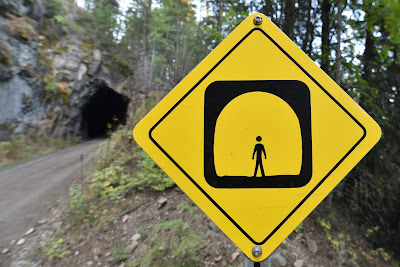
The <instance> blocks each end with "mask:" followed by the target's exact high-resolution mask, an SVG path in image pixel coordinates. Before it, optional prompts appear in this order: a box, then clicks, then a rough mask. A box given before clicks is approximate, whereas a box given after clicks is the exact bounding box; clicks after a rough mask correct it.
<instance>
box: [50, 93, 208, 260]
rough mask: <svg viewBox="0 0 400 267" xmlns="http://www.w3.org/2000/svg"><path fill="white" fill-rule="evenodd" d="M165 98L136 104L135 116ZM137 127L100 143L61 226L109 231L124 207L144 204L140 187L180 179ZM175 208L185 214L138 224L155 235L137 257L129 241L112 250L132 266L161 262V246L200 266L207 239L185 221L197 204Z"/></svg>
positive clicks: (150, 188) (152, 188)
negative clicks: (143, 141) (138, 138)
mask: <svg viewBox="0 0 400 267" xmlns="http://www.w3.org/2000/svg"><path fill="white" fill-rule="evenodd" d="M160 99H161V95H158V96H157V95H156V96H155V97H153V98H149V99H147V100H146V101H144V103H143V104H142V105H141V106H140V107H139V108H138V109H137V110H136V113H135V114H134V117H133V121H134V122H138V121H139V120H140V119H141V118H142V117H143V116H144V115H145V114H147V112H148V111H149V110H150V109H151V108H152V107H153V106H154V105H155V104H156V103H157V102H158V100H160ZM132 128H133V127H132V125H130V126H129V125H128V126H120V127H119V128H118V129H117V130H116V131H114V132H112V133H110V136H109V138H108V139H107V140H106V141H104V142H102V143H101V144H100V146H99V149H98V153H97V155H96V156H95V158H94V160H93V162H92V165H91V167H90V170H89V171H88V175H86V177H85V179H84V180H83V181H82V183H80V184H74V185H72V186H71V187H70V189H69V203H68V204H69V205H68V208H67V210H66V214H67V218H68V219H67V220H68V222H67V223H66V224H65V225H66V226H65V227H64V228H67V229H63V230H61V231H64V232H69V233H70V234H71V235H72V237H73V236H75V237H77V236H79V235H80V234H81V233H83V232H90V233H91V235H93V234H94V235H95V233H96V232H97V233H100V232H104V231H109V229H110V228H112V226H113V225H114V223H115V222H116V220H119V219H120V218H121V217H122V216H123V214H124V212H125V211H127V210H129V209H131V208H132V207H135V206H139V205H140V204H139V203H137V200H136V198H135V196H136V194H137V193H138V192H143V193H146V194H158V192H161V191H164V190H167V189H170V188H173V187H175V183H174V182H173V181H172V180H171V179H170V178H169V177H168V176H167V175H166V174H165V173H164V172H163V171H162V170H161V169H160V168H159V167H158V166H157V164H155V162H154V161H153V160H152V159H151V158H150V157H149V156H148V155H147V154H146V153H145V152H144V151H143V150H142V149H141V148H139V146H138V145H137V144H136V142H135V141H134V139H133V136H132ZM176 208H177V209H179V210H182V215H181V218H178V219H176V220H173V221H168V222H160V223H159V224H157V225H155V226H154V227H152V228H150V229H144V228H143V229H139V232H140V233H141V234H142V235H143V236H151V238H152V240H151V241H150V242H149V244H147V245H146V247H145V248H144V249H143V250H141V251H140V253H139V256H138V258H135V259H130V258H129V257H128V254H127V253H128V252H127V247H126V245H124V244H119V245H118V246H114V249H112V250H111V251H110V252H111V256H112V258H113V259H114V261H115V262H116V263H118V262H122V261H126V265H127V266H139V265H140V266H157V265H154V264H156V263H155V262H156V261H157V258H159V259H162V258H163V257H156V254H159V253H160V250H161V251H162V253H163V254H165V255H167V254H168V255H169V258H170V262H171V264H172V263H176V262H181V263H182V264H183V266H198V265H199V263H200V260H199V258H198V257H197V256H196V255H195V252H194V248H196V247H198V246H199V245H201V244H203V243H205V241H204V240H203V239H202V238H201V235H200V233H198V232H196V231H195V230H193V229H191V227H190V225H189V224H188V223H187V222H185V216H186V215H185V214H186V213H188V212H191V211H193V209H194V207H192V206H190V205H189V204H188V203H182V204H181V205H179V206H177V207H176ZM197 217H198V216H197ZM197 217H196V218H197ZM197 219H198V218H197ZM66 238H67V237H66ZM53 243H54V242H53ZM56 245H57V242H56ZM50 247H51V246H50ZM164 263H165V262H164Z"/></svg>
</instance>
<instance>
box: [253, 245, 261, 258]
mask: <svg viewBox="0 0 400 267" xmlns="http://www.w3.org/2000/svg"><path fill="white" fill-rule="evenodd" d="M252 252H253V256H254V257H256V258H258V257H260V256H261V254H262V248H261V247H260V246H255V247H254V248H253V250H252Z"/></svg>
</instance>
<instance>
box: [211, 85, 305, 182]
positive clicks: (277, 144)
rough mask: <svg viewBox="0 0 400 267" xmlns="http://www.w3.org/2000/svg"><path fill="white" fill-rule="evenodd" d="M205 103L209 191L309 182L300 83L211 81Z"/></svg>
mask: <svg viewBox="0 0 400 267" xmlns="http://www.w3.org/2000/svg"><path fill="white" fill-rule="evenodd" d="M204 103H205V104H204V177H205V179H206V181H207V183H208V184H209V185H211V186H213V187H216V188H290V187H302V186H304V185H306V184H307V183H308V182H309V181H310V179H311V176H312V141H311V107H310V92H309V89H308V87H307V85H305V84H304V83H303V82H300V81H295V80H287V81H285V80H276V81H275V80H271V81H269V80H267V81H216V82H213V83H212V84H210V85H209V86H208V87H207V89H206V92H205V102H204Z"/></svg>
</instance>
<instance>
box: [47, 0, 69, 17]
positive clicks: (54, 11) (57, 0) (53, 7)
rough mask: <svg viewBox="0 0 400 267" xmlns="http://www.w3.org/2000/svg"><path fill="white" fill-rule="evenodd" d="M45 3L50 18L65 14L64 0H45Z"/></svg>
mask: <svg viewBox="0 0 400 267" xmlns="http://www.w3.org/2000/svg"><path fill="white" fill-rule="evenodd" d="M43 4H44V6H45V7H46V17H48V18H52V17H54V16H56V15H62V14H64V9H63V7H62V4H63V0H44V2H43Z"/></svg>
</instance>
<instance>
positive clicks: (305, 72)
mask: <svg viewBox="0 0 400 267" xmlns="http://www.w3.org/2000/svg"><path fill="white" fill-rule="evenodd" d="M254 31H260V32H261V33H262V34H263V35H264V36H265V37H267V38H268V39H269V40H270V41H271V42H272V43H273V44H274V45H275V46H276V47H277V48H279V50H281V51H282V53H284V54H285V55H286V56H287V57H288V58H289V59H290V60H291V61H292V62H293V63H294V64H295V65H296V66H297V67H298V68H299V69H301V70H302V71H303V72H304V74H306V75H307V76H308V77H309V78H310V79H311V80H312V81H313V82H314V83H315V84H316V85H317V86H318V87H319V88H321V90H322V91H323V92H324V93H325V94H326V95H328V96H329V98H331V99H332V101H333V102H335V103H336V104H337V105H338V106H339V107H340V108H341V109H342V110H343V111H344V112H345V113H346V114H347V115H348V116H349V117H350V118H351V119H352V120H353V121H354V122H355V123H356V124H357V125H358V126H360V128H361V129H362V130H363V135H362V137H361V138H360V140H358V141H357V142H356V143H355V144H354V146H353V147H352V148H351V149H350V150H349V151H348V152H347V153H346V154H345V155H344V157H343V158H341V159H340V160H339V161H338V162H337V163H336V165H335V166H334V167H333V168H332V169H331V170H330V171H329V172H328V173H327V174H326V175H325V177H324V178H322V179H321V181H319V183H318V184H317V185H316V186H315V187H314V188H313V189H312V190H311V191H310V192H309V193H308V194H307V195H306V196H305V197H304V198H303V200H302V201H300V203H299V204H297V206H296V207H295V208H294V209H293V210H292V211H291V212H290V213H289V214H288V215H287V216H286V217H285V219H283V221H282V222H281V223H280V224H279V225H278V226H277V227H275V229H274V230H273V231H272V232H271V233H270V234H269V235H268V236H267V237H266V238H265V239H264V240H263V241H261V242H257V241H255V240H254V239H253V238H252V237H251V236H250V235H249V234H248V233H247V232H246V231H244V230H243V228H241V227H240V226H239V224H238V223H237V222H236V221H235V220H233V219H232V217H230V216H229V215H228V213H226V211H225V210H224V209H222V207H221V206H219V205H218V204H217V203H216V202H215V200H214V199H212V198H211V196H210V195H209V194H207V192H206V191H204V189H203V188H201V187H200V186H199V184H198V183H196V181H195V180H193V178H192V177H190V175H189V174H188V173H187V172H186V171H185V170H184V169H183V168H182V167H181V166H180V165H179V164H178V163H177V162H176V161H175V160H174V159H173V158H172V157H171V156H170V155H169V154H168V153H167V152H166V151H165V150H164V149H163V148H162V147H161V146H160V144H158V143H157V141H156V140H155V139H154V138H153V137H152V133H153V131H154V129H155V128H156V127H157V126H158V125H159V124H160V123H161V122H162V121H163V120H164V119H165V118H166V117H167V116H168V115H169V114H170V113H171V112H172V111H173V110H174V109H175V108H176V107H177V106H178V105H179V104H180V103H181V102H182V101H183V100H184V99H185V98H186V97H187V96H188V95H189V94H190V93H192V92H193V90H194V89H196V88H197V86H199V84H200V83H202V82H203V81H204V79H205V78H207V76H208V75H210V73H211V72H213V71H214V70H215V69H216V68H217V67H218V66H219V65H220V64H221V62H222V61H224V60H225V59H226V58H227V57H228V56H229V55H230V54H231V53H232V52H233V51H234V50H235V49H236V48H237V47H238V46H239V45H240V44H241V43H242V42H243V41H244V40H245V39H246V38H247V37H249V36H250V34H252V33H253V32H254ZM366 135H367V130H366V129H365V127H364V126H363V125H362V124H361V123H360V122H359V121H358V120H357V119H356V118H355V117H354V116H353V115H351V114H350V112H349V111H348V110H347V109H345V108H344V107H343V106H342V104H340V103H339V102H338V101H337V100H336V99H335V98H334V97H333V96H332V95H331V94H329V92H328V91H327V90H326V89H325V88H324V87H322V85H321V84H319V83H318V82H317V81H316V80H315V79H314V78H313V77H312V76H311V75H310V74H309V73H308V72H307V71H306V70H305V69H304V68H303V67H301V66H300V64H299V63H297V61H295V60H294V58H292V57H291V56H290V55H289V54H288V53H287V52H286V51H285V50H283V48H282V47H281V46H280V45H279V44H278V43H277V42H276V41H275V40H274V39H272V37H271V36H269V35H268V34H267V33H266V32H264V31H263V30H262V29H260V28H253V29H251V30H250V31H249V32H248V33H247V34H246V35H245V36H244V37H243V38H242V39H241V40H240V41H239V42H238V43H237V44H236V45H235V46H234V47H233V48H232V49H231V50H229V52H228V53H227V54H226V55H225V56H224V57H223V58H222V59H220V60H219V61H218V63H217V64H215V65H214V67H212V68H211V69H210V70H209V71H208V72H207V73H206V74H205V75H204V76H203V77H202V78H201V79H200V80H199V81H198V82H197V83H196V84H195V85H194V86H193V87H192V88H191V89H190V90H189V91H188V92H187V93H186V94H185V95H184V96H183V97H182V98H181V99H179V101H178V102H176V104H175V105H174V106H173V107H172V108H171V109H170V110H168V112H167V113H165V115H164V116H162V117H161V119H160V120H159V121H157V123H156V124H154V126H153V127H152V128H151V129H150V131H149V138H150V140H151V141H152V142H153V143H154V145H156V146H157V147H158V149H160V150H161V152H163V153H164V155H165V156H166V157H167V158H168V159H169V160H171V162H172V163H174V165H175V166H176V167H177V168H178V169H179V170H180V171H181V172H182V173H183V174H184V175H185V176H186V177H187V178H188V179H189V180H190V181H191V182H192V183H193V184H194V185H195V186H196V187H197V188H198V189H199V190H200V191H201V192H202V193H203V194H204V195H205V196H206V197H207V199H208V200H210V201H211V203H213V205H214V206H215V207H216V208H217V209H218V210H219V211H221V212H222V214H224V216H225V217H226V218H227V219H229V221H231V222H232V223H233V225H235V226H236V227H237V228H238V229H239V231H240V232H242V233H243V234H244V235H245V236H246V237H247V238H248V239H249V240H250V241H251V242H252V243H253V244H255V245H263V244H264V243H265V242H267V241H268V240H269V239H270V238H271V237H272V236H273V235H274V234H275V233H276V232H277V231H278V230H279V228H281V227H282V225H283V224H284V223H285V222H286V221H287V220H288V219H289V218H290V217H291V216H292V215H293V214H294V213H295V212H296V211H297V210H298V209H299V208H300V207H301V206H302V205H303V203H304V202H305V201H306V200H307V199H308V198H309V197H310V196H311V195H312V194H313V193H314V192H315V190H317V189H318V188H319V187H320V186H321V184H322V183H323V182H325V180H326V179H327V178H328V177H329V176H330V175H331V174H332V172H334V171H335V170H336V169H337V168H338V167H339V165H340V164H341V163H342V162H343V161H344V160H345V159H346V158H347V157H348V156H349V155H350V153H351V152H352V151H353V150H354V149H355V148H356V147H357V146H358V145H359V144H360V143H361V142H362V140H364V138H365V137H366Z"/></svg>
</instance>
